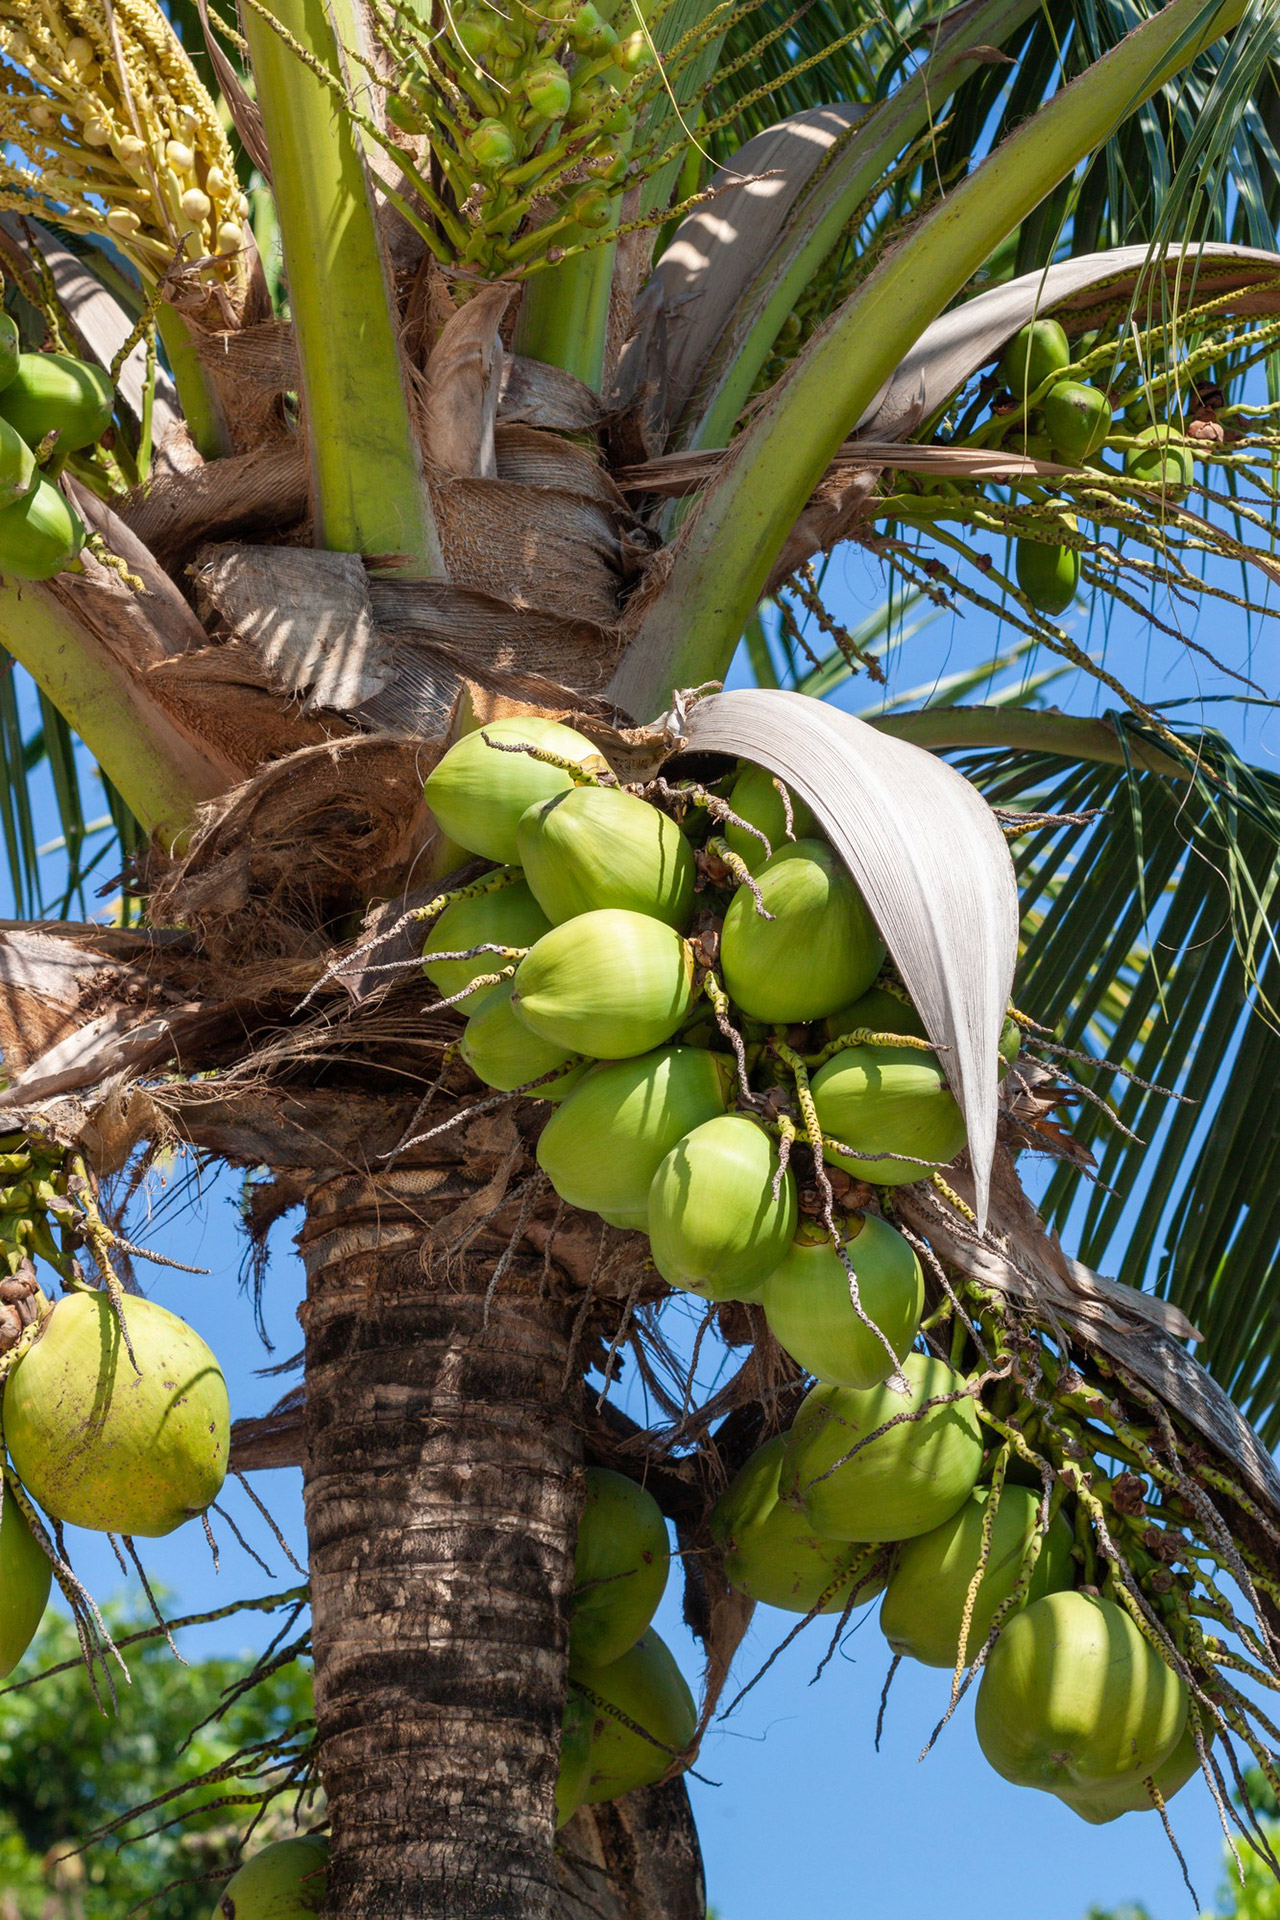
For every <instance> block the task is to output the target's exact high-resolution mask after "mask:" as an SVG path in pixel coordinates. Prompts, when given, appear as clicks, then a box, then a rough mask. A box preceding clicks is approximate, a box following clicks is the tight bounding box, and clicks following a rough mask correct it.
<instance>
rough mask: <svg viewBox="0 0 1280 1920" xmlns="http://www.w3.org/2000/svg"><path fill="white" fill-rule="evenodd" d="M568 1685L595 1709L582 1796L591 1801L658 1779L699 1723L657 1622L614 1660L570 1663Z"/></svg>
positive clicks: (608, 1797) (681, 1676)
mask: <svg viewBox="0 0 1280 1920" xmlns="http://www.w3.org/2000/svg"><path fill="white" fill-rule="evenodd" d="M569 1686H570V1690H571V1692H572V1691H576V1692H577V1693H578V1695H579V1696H580V1697H581V1698H582V1699H584V1700H585V1701H586V1702H587V1705H588V1706H589V1707H590V1709H591V1774H590V1779H589V1780H588V1782H587V1790H586V1793H585V1794H584V1795H583V1798H584V1799H585V1800H586V1801H588V1802H589V1803H592V1804H594V1803H595V1802H597V1801H600V1800H616V1799H617V1798H618V1797H619V1795H620V1794H624V1793H631V1792H632V1791H633V1789H634V1788H636V1787H648V1786H652V1785H653V1783H654V1781H655V1780H660V1779H661V1778H662V1776H663V1774H664V1773H665V1772H666V1771H667V1768H668V1767H669V1766H670V1765H671V1762H672V1760H673V1759H674V1758H675V1756H676V1755H677V1754H679V1753H681V1752H683V1750H684V1749H685V1747H687V1746H688V1744H689V1742H690V1740H692V1738H693V1732H694V1728H695V1727H696V1726H697V1724H698V1714H697V1709H696V1708H695V1706H694V1704H693V1695H692V1694H691V1693H690V1691H689V1688H688V1685H687V1684H686V1681H685V1678H684V1675H683V1674H682V1673H681V1671H680V1669H679V1667H678V1666H677V1665H676V1663H675V1661H674V1659H673V1658H672V1655H671V1649H670V1648H669V1647H668V1646H667V1644H666V1642H665V1641H664V1640H663V1639H661V1638H660V1636H659V1635H658V1634H656V1633H655V1632H654V1631H653V1628H652V1627H650V1629H649V1631H648V1632H647V1633H646V1634H644V1635H643V1636H642V1638H641V1639H639V1640H637V1642H636V1644H635V1646H634V1647H630V1648H628V1650H627V1652H626V1653H624V1654H623V1655H622V1657H621V1658H620V1659H618V1660H613V1661H610V1663H609V1665H608V1666H603V1667H592V1666H589V1665H588V1664H587V1663H586V1662H585V1661H581V1662H578V1661H575V1662H572V1663H571V1664H570V1667H569ZM628 1722H631V1725H628V1724H627V1723H628ZM636 1728H640V1729H642V1731H641V1732H637V1731H636V1730H635V1729H636Z"/></svg>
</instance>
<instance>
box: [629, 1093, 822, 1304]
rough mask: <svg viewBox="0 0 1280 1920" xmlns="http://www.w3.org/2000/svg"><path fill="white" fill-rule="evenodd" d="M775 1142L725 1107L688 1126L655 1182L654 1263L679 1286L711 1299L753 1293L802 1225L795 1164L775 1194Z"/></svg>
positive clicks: (651, 1207) (652, 1203)
mask: <svg viewBox="0 0 1280 1920" xmlns="http://www.w3.org/2000/svg"><path fill="white" fill-rule="evenodd" d="M777 1170H778V1153H777V1148H776V1146H775V1144H774V1142H773V1140H772V1139H771V1138H770V1136H769V1135H768V1134H767V1133H766V1132H765V1130H764V1128H763V1127H762V1126H760V1125H759V1123H758V1122H757V1121H755V1120H751V1119H749V1118H748V1117H747V1115H746V1114H742V1113H726V1114H722V1115H720V1117H719V1118H718V1119H715V1120H706V1121H704V1122H703V1124H702V1125H701V1126H700V1127H695V1128H694V1129H693V1130H692V1132H690V1133H687V1134H686V1135H685V1137H684V1139H683V1140H681V1141H680V1142H679V1144H678V1145H677V1146H674V1147H673V1148H672V1149H671V1151H670V1153H669V1154H668V1155H667V1156H666V1158H665V1160H663V1162H662V1164H661V1166H660V1167H659V1168H658V1171H657V1172H656V1173H655V1174H654V1176H653V1185H652V1186H651V1187H650V1189H649V1242H650V1250H651V1252H652V1254H653V1264H654V1266H655V1267H656V1268H657V1269H658V1272H659V1273H660V1274H661V1275H662V1277H663V1279H664V1280H666V1281H668V1282H669V1283H670V1285H671V1286H673V1287H683V1288H685V1289H686V1290H687V1291H688V1292H690V1293H700V1294H701V1295H702V1296H703V1298H704V1299H706V1300H750V1299H758V1298H759V1290H760V1288H761V1287H762V1285H763V1284H764V1281H765V1280H766V1279H767V1277H768V1276H769V1274H771V1273H772V1272H773V1269H774V1268H775V1267H776V1266H777V1264H778V1262H779V1261H780V1260H781V1259H782V1257H783V1255H784V1254H785V1253H786V1251H787V1248H788V1246H789V1245H790V1243H791V1241H792V1239H793V1238H794V1236H795V1230H796V1183H795V1179H794V1176H793V1175H792V1172H791V1169H790V1167H788V1168H787V1169H786V1171H785V1172H784V1174H783V1176H782V1179H781V1181H780V1183H779V1186H778V1197H777V1199H776V1200H775V1199H774V1197H773V1180H774V1175H775V1174H776V1173H777Z"/></svg>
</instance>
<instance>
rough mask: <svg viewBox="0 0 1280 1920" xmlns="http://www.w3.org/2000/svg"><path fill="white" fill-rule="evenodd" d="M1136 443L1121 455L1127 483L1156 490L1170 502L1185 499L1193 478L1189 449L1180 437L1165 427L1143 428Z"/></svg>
mask: <svg viewBox="0 0 1280 1920" xmlns="http://www.w3.org/2000/svg"><path fill="white" fill-rule="evenodd" d="M1138 442H1139V444H1138V445H1137V446H1136V447H1130V448H1129V450H1128V452H1127V453H1126V454H1125V456H1124V470H1125V473H1126V474H1127V475H1128V477H1129V479H1130V480H1140V481H1141V482H1142V484H1143V485H1144V486H1146V487H1158V488H1159V489H1160V491H1161V492H1162V493H1164V494H1167V495H1168V497H1169V499H1170V500H1185V499H1186V497H1187V494H1188V493H1189V492H1190V491H1191V486H1192V482H1193V481H1194V479H1195V477H1196V469H1195V462H1194V460H1193V459H1192V457H1191V449H1190V447H1188V446H1187V444H1186V442H1185V441H1184V440H1183V438H1182V435H1181V434H1180V433H1178V432H1177V430H1176V429H1175V428H1173V427H1170V426H1168V425H1167V424H1160V425H1157V426H1154V427H1144V428H1143V430H1142V432H1141V433H1140V434H1139V435H1138Z"/></svg>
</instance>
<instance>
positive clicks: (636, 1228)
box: [600, 1207, 649, 1233]
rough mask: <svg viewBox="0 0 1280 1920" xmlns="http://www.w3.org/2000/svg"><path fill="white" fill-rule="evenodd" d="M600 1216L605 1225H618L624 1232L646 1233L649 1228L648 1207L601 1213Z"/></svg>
mask: <svg viewBox="0 0 1280 1920" xmlns="http://www.w3.org/2000/svg"><path fill="white" fill-rule="evenodd" d="M600 1218H601V1219H602V1220H603V1221H604V1222H605V1224H606V1225H607V1226H610V1227H619V1228H621V1229H622V1231H623V1232H624V1233H646V1232H647V1231H648V1228H649V1209H648V1207H645V1208H643V1209H642V1208H640V1207H637V1208H635V1210H634V1211H633V1212H629V1213H602V1214H601V1215H600Z"/></svg>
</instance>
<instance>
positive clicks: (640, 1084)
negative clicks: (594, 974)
mask: <svg viewBox="0 0 1280 1920" xmlns="http://www.w3.org/2000/svg"><path fill="white" fill-rule="evenodd" d="M732 1075H733V1062H732V1061H731V1060H730V1059H729V1058H728V1056H727V1055H725V1054H716V1053H708V1052H707V1051H706V1049H705V1048H703V1047H663V1048H660V1049H659V1050H658V1051H657V1052H654V1053H645V1054H641V1055H640V1056H639V1057H638V1058H637V1059H634V1060H616V1061H611V1062H609V1063H607V1064H604V1065H601V1066H598V1067H592V1069H591V1071H590V1072H589V1073H588V1074H586V1075H585V1076H584V1078H583V1079H582V1080H581V1081H580V1082H579V1083H578V1085H577V1086H576V1087H575V1088H574V1089H573V1092H572V1093H571V1094H570V1096H569V1098H568V1099H567V1100H566V1101H565V1102H564V1104H563V1105H562V1106H561V1107H560V1109H559V1111H558V1112H557V1113H554V1114H553V1115H552V1117H551V1119H550V1120H549V1121H548V1123H547V1125H546V1126H545V1127H544V1128H543V1130H542V1134H541V1137H540V1138H539V1141H538V1165H539V1166H540V1167H541V1168H542V1170H543V1172H544V1173H545V1174H546V1175H547V1176H548V1178H549V1179H550V1181H551V1184H552V1186H553V1187H554V1188H555V1190H556V1192H557V1193H558V1194H559V1195H560V1196H561V1198H562V1199H564V1200H567V1201H568V1202H569V1204H570V1206H574V1207H588V1208H590V1210H591V1211H592V1212H593V1213H598V1214H601V1215H603V1216H605V1217H611V1216H619V1215H624V1216H626V1217H627V1221H628V1224H633V1225H637V1226H643V1225H644V1224H645V1222H646V1219H647V1215H648V1205H649V1188H650V1186H651V1185H652V1184H653V1176H654V1174H655V1173H656V1172H657V1171H658V1168H659V1166H660V1165H661V1163H662V1161H663V1159H664V1158H665V1157H666V1155H667V1154H668V1153H669V1152H670V1151H671V1149H672V1147H674V1146H675V1145H676V1143H677V1141H679V1140H682V1139H683V1138H684V1136H685V1134H686V1133H688V1132H689V1131H690V1130H691V1129H692V1128H693V1127H697V1126H701V1124H702V1122H703V1121H704V1120H712V1119H714V1118H715V1116H716V1115H717V1114H720V1113H723V1112H724V1109H725V1102H726V1100H727V1098H728V1095H729V1091H730V1088H731V1085H732Z"/></svg>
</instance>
